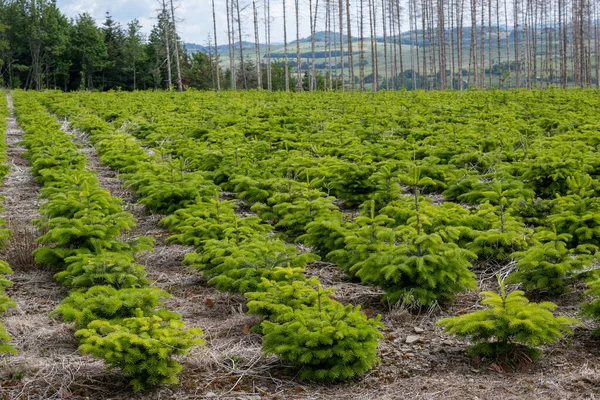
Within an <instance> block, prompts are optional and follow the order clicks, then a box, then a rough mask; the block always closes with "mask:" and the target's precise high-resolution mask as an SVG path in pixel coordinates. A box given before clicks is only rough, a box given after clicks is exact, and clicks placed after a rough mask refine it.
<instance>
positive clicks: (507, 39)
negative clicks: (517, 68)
mask: <svg viewBox="0 0 600 400" xmlns="http://www.w3.org/2000/svg"><path fill="white" fill-rule="evenodd" d="M506 3H508V0H504V26H505V27H506V30H507V34H506V65H507V66H508V87H509V88H510V87H512V72H511V68H510V40H509V39H510V36H509V35H508V7H507V4H506ZM514 33H516V32H515V30H514V29H513V34H514Z"/></svg>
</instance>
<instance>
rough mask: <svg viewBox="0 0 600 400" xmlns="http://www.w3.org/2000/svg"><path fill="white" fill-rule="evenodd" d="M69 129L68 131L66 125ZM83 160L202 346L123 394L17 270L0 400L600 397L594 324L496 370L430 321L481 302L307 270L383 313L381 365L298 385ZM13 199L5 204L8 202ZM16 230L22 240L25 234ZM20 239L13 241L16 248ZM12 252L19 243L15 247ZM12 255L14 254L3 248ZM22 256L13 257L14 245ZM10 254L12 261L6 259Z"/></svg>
mask: <svg viewBox="0 0 600 400" xmlns="http://www.w3.org/2000/svg"><path fill="white" fill-rule="evenodd" d="M9 123H10V126H9V132H8V133H9V139H8V140H9V143H10V148H9V161H10V162H11V166H12V167H13V169H12V172H11V175H9V177H8V179H7V180H6V182H5V185H4V187H2V188H1V190H0V193H1V194H3V195H4V196H6V197H7V198H8V200H7V202H6V203H5V208H6V213H5V216H6V218H7V219H8V220H9V221H12V222H13V225H14V226H15V227H17V228H18V229H17V233H18V234H19V235H25V236H24V237H26V238H27V240H29V241H32V239H33V236H34V235H35V233H34V231H33V230H32V229H31V228H30V226H31V225H30V223H29V220H31V219H32V218H35V210H36V209H37V207H38V205H37V200H36V193H35V190H36V186H35V183H34V182H33V180H32V179H31V176H30V174H29V171H28V168H27V167H26V163H25V162H24V161H23V160H22V158H21V157H20V154H21V153H22V151H23V149H22V148H20V147H19V146H18V145H17V142H18V140H19V138H20V132H19V131H18V128H17V127H16V125H15V123H14V120H13V121H10V120H9ZM65 129H66V130H67V131H69V130H68V126H67V125H65ZM69 132H71V133H73V134H74V138H75V140H76V141H77V142H78V143H80V144H81V145H82V150H83V151H84V152H85V153H86V155H87V157H88V161H89V163H88V165H89V168H91V169H93V170H95V171H96V172H98V176H99V179H100V184H101V186H102V187H105V188H107V189H108V190H110V191H111V193H112V194H113V195H114V196H118V197H120V198H122V199H123V200H124V202H123V205H124V207H125V209H126V210H128V211H130V212H132V213H133V214H134V216H135V217H136V218H137V219H138V226H137V227H136V228H135V229H134V231H132V232H130V233H129V235H131V236H138V235H147V236H151V237H154V238H155V239H156V246H155V251H154V252H153V253H148V254H145V255H143V256H142V257H141V258H140V260H139V261H140V262H141V263H142V264H143V265H145V267H146V269H147V271H148V275H149V277H150V279H152V280H154V281H155V282H156V283H155V285H156V286H158V287H160V288H162V289H163V290H165V291H167V292H169V293H170V294H171V295H172V297H171V299H169V300H168V302H167V306H168V307H169V308H170V309H171V310H173V311H176V312H179V313H181V314H182V315H183V317H184V320H185V322H186V324H187V325H188V326H199V327H201V328H202V329H203V330H204V338H205V340H206V341H207V344H206V345H205V346H203V347H200V348H197V349H195V350H194V351H193V352H192V353H191V354H190V355H188V356H185V357H180V359H179V360H180V362H181V363H182V364H183V366H184V368H183V371H182V373H181V376H180V379H181V384H180V385H173V386H168V387H160V388H158V389H156V390H154V391H152V392H145V393H140V394H134V393H132V392H131V391H130V390H129V388H128V387H127V382H126V380H125V379H124V378H123V377H122V376H121V375H120V374H119V373H118V371H114V372H108V371H106V370H105V368H104V366H103V363H102V362H101V361H97V360H95V359H93V358H91V357H89V356H81V355H80V354H79V353H78V352H77V344H76V341H75V339H74V338H73V329H72V327H71V326H69V325H66V324H63V323H61V322H59V321H56V320H53V319H51V318H49V317H48V316H47V315H48V312H50V311H51V310H52V309H53V308H54V307H55V306H56V305H57V304H58V302H60V300H62V298H64V297H65V296H66V291H65V290H64V289H63V288H61V287H59V286H58V285H57V284H56V283H55V282H54V280H53V279H52V276H51V273H50V272H48V271H45V270H43V269H41V268H40V267H36V266H35V265H34V264H33V262H27V263H25V264H26V265H19V266H16V265H14V266H13V267H14V268H15V270H16V273H15V276H14V281H15V286H14V287H13V288H12V289H11V290H10V292H9V295H10V296H11V297H12V298H13V299H15V301H17V303H18V304H19V307H18V308H16V309H14V310H12V311H10V312H9V314H7V317H6V325H7V328H8V329H9V331H10V333H11V334H12V336H13V339H14V343H15V345H16V347H17V348H18V350H19V356H17V357H4V358H1V359H0V362H1V364H0V365H1V368H2V369H1V371H0V398H2V397H4V398H8V399H17V398H28V399H29V398H31V399H43V398H44V399H45V398H71V399H109V398H110V399H128V398H133V399H209V398H210V399H246V400H258V399H286V400H287V399H354V400H358V399H404V398H407V399H438V398H444V399H596V398H598V397H600V363H599V361H600V358H599V357H600V346H599V342H598V340H595V339H593V338H592V337H591V331H592V330H593V329H594V328H595V325H594V323H593V322H592V321H589V320H584V326H582V327H578V328H577V329H576V332H575V335H574V336H573V337H571V338H568V339H567V340H564V341H562V342H560V343H557V344H553V345H550V346H546V347H545V348H544V357H543V358H542V359H541V360H539V361H538V362H537V363H535V364H531V365H529V366H528V367H527V368H525V369H524V370H522V371H518V372H514V371H509V370H504V369H502V368H501V367H500V366H498V365H496V364H489V363H485V362H483V361H481V360H473V359H470V358H469V357H467V356H466V354H465V346H466V343H465V342H462V341H460V340H457V339H454V338H451V337H447V336H444V335H442V334H441V330H440V329H439V328H438V327H436V326H435V321H436V320H437V319H439V318H441V317H445V316H450V315H457V314H460V313H465V312H470V311H473V310H475V309H478V307H479V305H478V296H477V295H476V294H475V293H466V294H462V295H460V296H458V298H457V299H456V301H455V302H454V304H453V305H452V306H450V307H448V308H444V309H441V308H439V307H437V308H435V307H434V308H431V309H430V310H427V312H423V313H421V314H420V315H415V314H414V313H411V312H409V310H407V309H406V307H403V306H394V307H389V306H387V305H385V304H382V303H381V301H380V299H381V294H382V293H381V292H380V291H379V290H377V289H376V288H370V287H365V286H363V285H360V284H357V283H354V282H352V281H351V280H349V279H348V278H347V277H346V276H345V275H344V274H343V272H341V271H340V270H339V269H338V268H337V267H336V266H335V265H332V264H327V263H316V264H314V265H312V266H310V267H309V269H308V273H309V275H317V276H319V277H320V279H321V281H322V282H323V284H324V285H325V286H327V287H336V288H338V291H337V293H336V298H338V300H340V301H342V302H352V303H355V304H361V305H362V307H363V310H364V311H365V312H366V313H367V314H369V315H373V316H374V315H376V314H382V317H383V322H384V323H385V325H386V328H385V329H384V334H385V339H384V340H382V342H381V345H380V350H379V356H380V357H381V362H380V363H379V364H378V365H377V366H376V367H375V368H374V369H373V370H372V371H370V372H369V373H368V374H366V375H365V376H362V377H361V378H359V379H357V380H355V381H352V382H348V383H344V384H334V385H326V384H314V383H310V382H302V381H300V380H299V379H297V377H296V376H295V375H294V371H293V370H290V369H289V368H288V367H286V366H285V365H284V364H282V363H280V362H279V361H278V360H277V359H276V358H275V357H272V356H265V355H263V354H262V352H261V348H260V346H261V338H260V336H259V335H256V334H253V333H250V332H249V328H250V327H251V326H252V325H253V324H256V323H257V322H258V320H257V319H256V318H255V317H252V316H248V315H247V314H245V313H244V307H245V300H244V298H243V297H242V296H237V295H231V294H226V293H220V292H217V291H216V290H215V289H213V288H211V287H209V286H208V285H207V284H206V281H205V280H204V279H203V278H202V276H201V275H200V274H199V273H197V272H195V271H191V270H189V269H186V268H185V267H182V266H181V260H182V258H183V256H184V255H185V253H187V252H188V251H191V248H187V247H183V246H174V245H169V244H166V241H165V239H166V238H167V237H168V233H167V232H166V231H165V230H163V229H161V228H160V227H158V226H157V222H158V221H159V220H160V218H161V216H159V215H148V214H146V213H145V212H144V210H143V208H141V207H140V206H138V205H137V204H136V203H135V197H134V196H133V194H132V193H131V192H130V191H128V190H127V188H126V187H123V185H122V183H121V182H120V181H119V179H118V176H116V174H115V173H114V172H113V171H111V170H110V169H107V168H105V167H103V166H101V165H100V163H99V161H98V157H97V155H96V153H95V151H94V149H93V148H92V147H91V146H90V145H89V144H88V142H87V139H86V138H85V136H84V135H82V134H80V133H78V132H72V131H69ZM11 199H12V200H11ZM23 227H27V229H25V233H21V231H22V228H23ZM18 242H21V241H18ZM12 246H18V244H16V243H14V244H13V245H12ZM7 252H8V254H11V247H10V246H9V249H8V250H7ZM19 252H21V253H22V251H21V250H19ZM13 257H14V256H13ZM479 277H480V289H488V288H494V289H495V286H496V284H495V281H494V279H495V278H494V276H493V274H491V273H489V271H485V272H481V273H480V274H479ZM582 293H583V288H581V287H574V288H573V290H572V292H571V294H568V295H565V296H563V297H561V298H560V299H559V300H558V302H557V303H558V305H559V310H560V312H561V313H564V314H567V315H570V316H575V315H576V314H577V313H578V311H579V303H580V302H581V301H582V300H583V294H582Z"/></svg>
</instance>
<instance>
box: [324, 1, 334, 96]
mask: <svg viewBox="0 0 600 400" xmlns="http://www.w3.org/2000/svg"><path fill="white" fill-rule="evenodd" d="M325 7H327V10H326V12H325V21H326V28H325V32H326V34H327V42H326V43H327V44H326V46H327V67H328V70H329V79H328V80H329V90H333V67H332V65H331V33H332V30H331V0H327V3H326V6H325Z"/></svg>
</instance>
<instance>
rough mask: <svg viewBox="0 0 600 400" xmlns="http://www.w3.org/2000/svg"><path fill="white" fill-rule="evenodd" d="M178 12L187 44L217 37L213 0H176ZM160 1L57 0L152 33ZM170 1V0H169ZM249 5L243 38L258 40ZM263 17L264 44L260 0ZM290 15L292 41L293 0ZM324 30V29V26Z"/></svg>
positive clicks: (70, 12) (222, 20)
mask: <svg viewBox="0 0 600 400" xmlns="http://www.w3.org/2000/svg"><path fill="white" fill-rule="evenodd" d="M174 1H175V3H174V4H175V6H176V9H175V15H176V17H177V19H178V20H179V22H178V27H177V31H178V32H179V35H180V36H181V38H182V39H183V40H184V41H185V42H187V43H197V44H206V43H207V39H208V35H210V36H211V37H212V36H213V21H212V5H211V0H174ZM271 3H272V5H271V21H272V22H271V23H272V32H271V40H272V41H273V42H282V41H283V17H282V15H283V10H282V6H281V1H279V0H271ZM160 4H161V3H159V0H112V1H110V0H57V5H58V7H59V8H60V9H61V10H62V12H63V13H64V14H65V15H66V16H67V17H70V18H75V17H76V16H77V15H79V14H81V13H84V12H87V13H89V14H90V15H91V16H92V17H93V18H94V19H95V20H96V22H97V23H98V24H102V22H103V21H104V20H105V13H106V11H109V12H110V14H111V15H112V17H113V19H114V20H115V21H117V22H119V23H120V24H121V25H123V26H124V27H125V26H126V25H127V23H128V22H129V21H131V20H133V19H134V18H137V19H138V20H139V21H140V23H141V24H142V26H143V28H144V32H145V33H149V32H150V30H151V29H152V26H153V25H154V24H155V23H156V14H157V10H158V9H159V8H160V6H161V5H160ZM167 4H169V3H168V0H167ZM244 5H247V8H246V9H245V10H244V11H243V12H241V20H242V31H243V33H242V38H243V39H244V40H246V41H249V42H254V27H253V21H254V20H253V18H254V17H253V12H252V2H251V1H250V0H240V6H241V7H243V6H244ZM256 6H257V8H258V9H257V13H258V18H259V25H260V27H259V30H260V33H259V34H260V42H261V43H264V42H265V40H264V36H265V33H264V9H263V0H257V1H256ZM215 8H216V10H217V12H216V14H217V40H218V42H219V44H224V43H226V42H227V33H226V32H227V17H226V12H225V10H226V6H225V0H215ZM287 10H288V11H287V12H288V13H289V14H288V15H287V18H288V24H289V25H288V41H292V40H293V39H295V35H296V30H295V26H294V25H293V24H294V23H295V14H294V9H293V0H289V1H288V2H287ZM300 19H301V21H300V24H301V30H300V35H301V37H306V36H309V35H310V28H309V25H310V24H309V19H308V15H301V17H300ZM318 30H319V29H318ZM321 30H322V29H321ZM236 40H237V36H236Z"/></svg>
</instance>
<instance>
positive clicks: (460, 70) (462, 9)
mask: <svg viewBox="0 0 600 400" xmlns="http://www.w3.org/2000/svg"><path fill="white" fill-rule="evenodd" d="M457 11H459V12H458V15H457V18H458V23H457V25H458V27H457V32H456V41H457V42H458V53H457V57H458V61H457V62H458V87H459V88H460V91H461V92H462V90H463V89H464V85H463V80H464V78H463V62H464V59H463V50H464V47H463V41H464V37H463V23H464V15H465V0H460V10H457Z"/></svg>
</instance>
